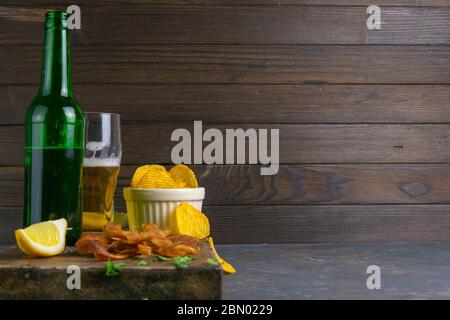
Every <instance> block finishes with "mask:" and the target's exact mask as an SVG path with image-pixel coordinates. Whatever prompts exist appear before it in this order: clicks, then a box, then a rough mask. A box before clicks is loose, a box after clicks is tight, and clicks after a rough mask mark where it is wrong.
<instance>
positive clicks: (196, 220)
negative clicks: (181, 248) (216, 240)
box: [173, 202, 210, 239]
mask: <svg viewBox="0 0 450 320" xmlns="http://www.w3.org/2000/svg"><path fill="white" fill-rule="evenodd" d="M173 232H174V233H175V234H183V235H188V236H191V237H195V238H197V239H203V238H206V237H207V236H209V233H210V227H209V221H208V217H206V215H205V214H203V213H202V212H201V211H199V210H197V209H195V208H194V207H193V206H191V205H190V204H189V203H187V202H182V203H181V204H180V205H178V206H177V208H176V209H175V215H174V230H173Z"/></svg>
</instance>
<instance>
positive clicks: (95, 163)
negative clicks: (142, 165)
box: [83, 158, 120, 167]
mask: <svg viewBox="0 0 450 320" xmlns="http://www.w3.org/2000/svg"><path fill="white" fill-rule="evenodd" d="M83 166H84V167H120V158H106V159H99V158H84V159H83Z"/></svg>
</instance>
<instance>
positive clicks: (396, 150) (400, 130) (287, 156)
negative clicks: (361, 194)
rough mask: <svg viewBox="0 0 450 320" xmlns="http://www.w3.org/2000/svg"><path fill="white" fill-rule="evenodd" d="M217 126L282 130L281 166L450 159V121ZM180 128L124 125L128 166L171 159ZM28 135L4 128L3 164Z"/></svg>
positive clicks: (0, 134) (17, 161) (0, 133)
mask: <svg viewBox="0 0 450 320" xmlns="http://www.w3.org/2000/svg"><path fill="white" fill-rule="evenodd" d="M211 127H213V128H217V129H219V130H221V132H222V133H224V132H225V130H226V129H237V128H241V129H243V130H247V129H255V130H259V129H267V130H271V129H278V130H279V132H280V140H279V150H280V153H279V161H280V163H281V164H290V163H433V162H450V152H449V150H448V148H447V147H446V146H448V145H450V137H449V135H448V132H449V130H450V125H444V124H433V125H430V124H428V125H383V124H380V125H378V124H377V125H308V124H300V125H286V124H278V125H276V124H264V125H263V124H255V125H245V124H242V125H240V124H229V125H219V124H218V125H213V124H207V123H205V124H204V125H203V129H204V130H207V129H208V128H211ZM177 128H185V129H187V130H190V131H192V129H193V123H186V124H175V125H164V124H162V125H157V124H154V125H151V126H150V125H145V124H139V125H123V126H122V137H123V141H122V142H123V161H122V162H123V164H143V163H171V162H172V161H171V151H172V148H173V147H174V146H175V145H176V144H178V142H171V134H172V132H173V131H174V130H175V129H177ZM269 133H270V131H269ZM23 135H24V129H23V127H22V126H3V127H1V126H0V145H1V146H2V152H1V153H0V166H17V165H19V166H20V165H21V164H22V160H23V145H24V142H23ZM191 135H192V139H194V137H193V134H191ZM206 145H207V143H205V144H204V146H206ZM191 158H192V157H191Z"/></svg>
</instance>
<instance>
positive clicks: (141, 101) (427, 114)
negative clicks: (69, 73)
mask: <svg viewBox="0 0 450 320" xmlns="http://www.w3.org/2000/svg"><path fill="white" fill-rule="evenodd" d="M36 92H37V86H36V85H23V86H22V85H20V86H14V85H9V86H6V85H3V86H0V112H1V114H2V115H3V116H2V117H1V118H0V124H1V125H5V124H7V125H11V124H13V125H19V124H23V122H24V119H25V110H26V108H27V107H28V105H29V104H30V102H31V101H32V99H33V98H34V96H35V95H36ZM168 92H170V94H167V93H168ZM75 93H76V96H77V99H78V101H79V102H80V103H81V105H82V107H83V109H84V110H85V111H99V110H101V111H104V112H116V113H120V114H121V121H122V123H123V124H125V123H138V122H145V123H160V124H161V123H169V122H170V123H181V122H186V121H188V120H192V121H193V120H196V119H197V118H198V117H199V116H201V118H202V120H203V121H205V122H214V123H239V122H242V123H449V122H450V105H449V103H448V101H450V86H441V85H377V86H372V85H101V84H92V85H82V84H81V85H76V86H75ZM124 106H126V112H123V111H124Z"/></svg>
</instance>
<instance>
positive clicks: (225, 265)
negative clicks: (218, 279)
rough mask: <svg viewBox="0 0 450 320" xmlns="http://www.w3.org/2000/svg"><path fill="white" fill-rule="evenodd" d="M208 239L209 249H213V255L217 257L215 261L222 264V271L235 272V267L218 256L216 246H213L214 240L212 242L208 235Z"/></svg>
mask: <svg viewBox="0 0 450 320" xmlns="http://www.w3.org/2000/svg"><path fill="white" fill-rule="evenodd" d="M208 241H209V246H210V247H211V250H212V251H213V253H214V255H215V256H216V258H217V261H218V262H219V263H220V265H221V266H222V269H223V271H224V272H225V273H228V274H233V273H236V269H235V268H234V267H233V266H232V265H231V264H229V263H228V262H226V261H225V260H223V259H222V258H221V257H220V256H219V254H218V253H217V250H216V248H215V247H214V242H213V239H212V237H208Z"/></svg>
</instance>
